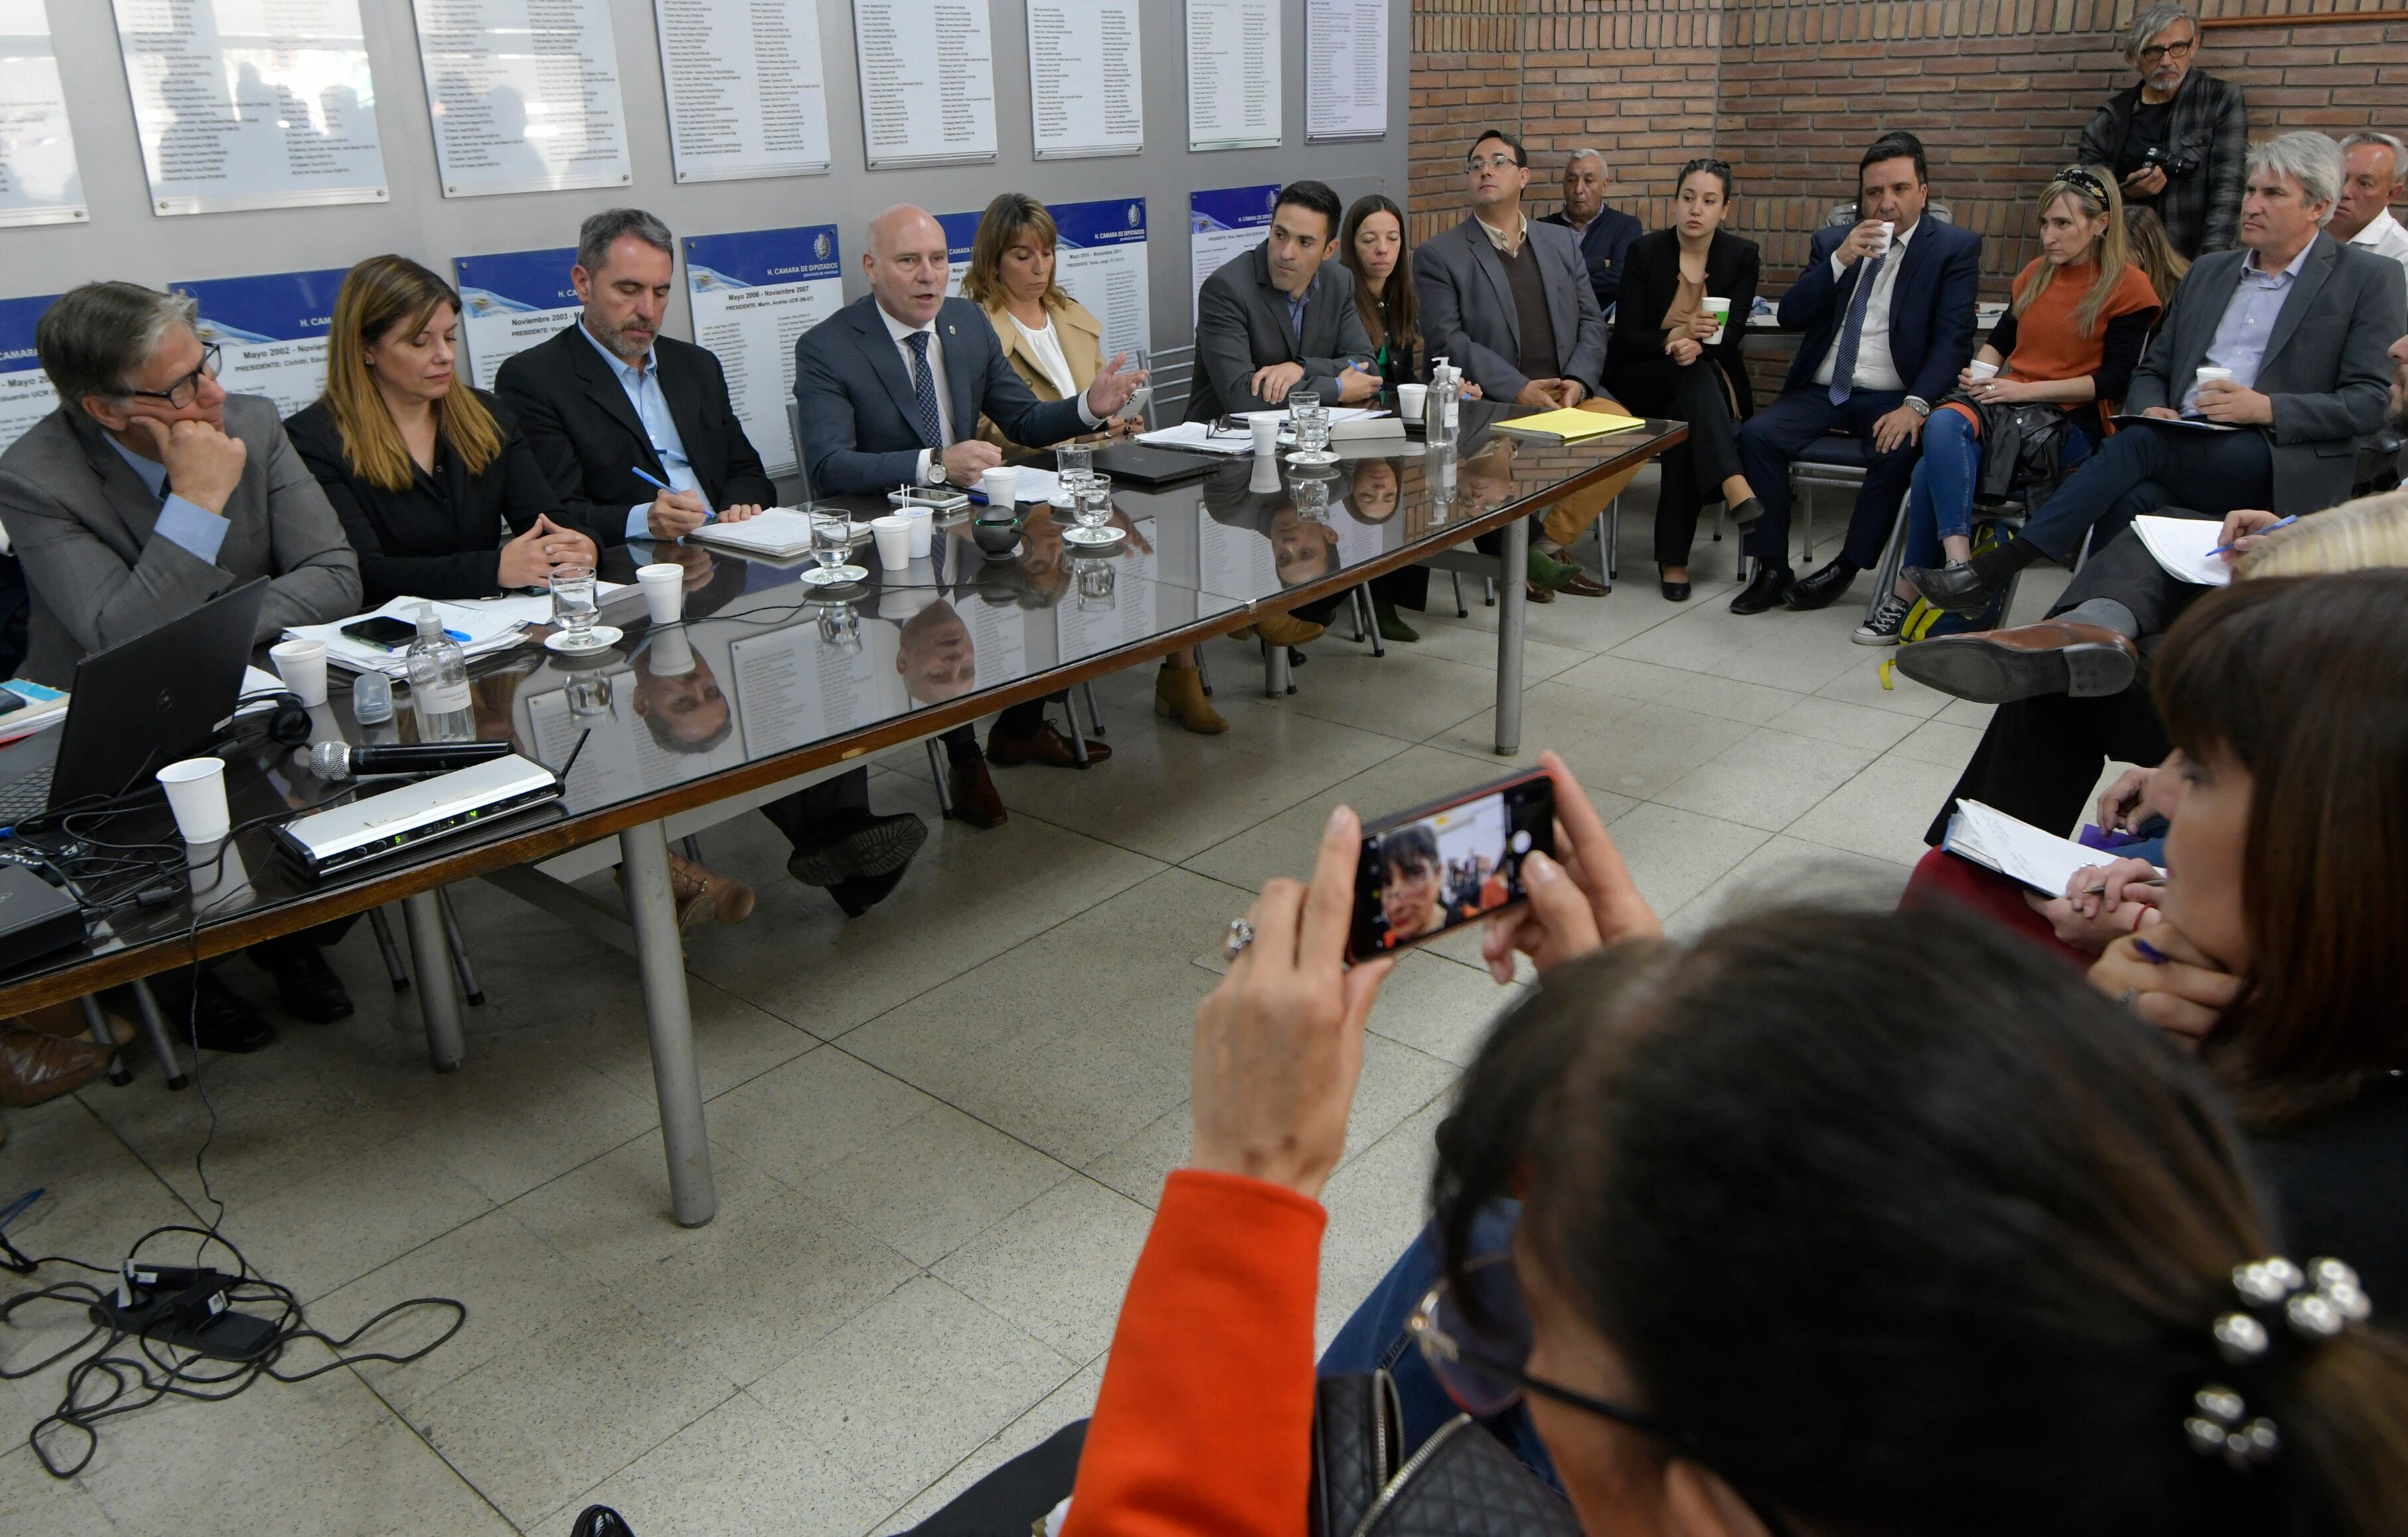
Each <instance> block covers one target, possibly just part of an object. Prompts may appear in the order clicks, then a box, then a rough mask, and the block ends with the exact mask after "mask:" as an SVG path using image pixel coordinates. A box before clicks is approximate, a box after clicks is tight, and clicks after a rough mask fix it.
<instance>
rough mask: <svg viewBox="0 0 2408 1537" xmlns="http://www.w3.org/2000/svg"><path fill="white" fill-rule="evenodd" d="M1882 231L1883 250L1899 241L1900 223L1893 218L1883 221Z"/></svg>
mask: <svg viewBox="0 0 2408 1537" xmlns="http://www.w3.org/2000/svg"><path fill="white" fill-rule="evenodd" d="M1881 232H1882V250H1883V251H1885V252H1886V251H1888V250H1889V248H1890V247H1891V246H1893V245H1895V244H1897V243H1898V224H1897V223H1896V222H1894V221H1892V220H1888V219H1885V220H1883V221H1882V227H1881Z"/></svg>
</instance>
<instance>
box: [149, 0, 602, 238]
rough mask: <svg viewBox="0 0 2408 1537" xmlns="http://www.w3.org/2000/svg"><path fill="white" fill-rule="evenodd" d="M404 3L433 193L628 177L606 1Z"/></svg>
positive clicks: (479, 192)
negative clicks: (436, 178) (429, 138)
mask: <svg viewBox="0 0 2408 1537" xmlns="http://www.w3.org/2000/svg"><path fill="white" fill-rule="evenodd" d="M162 3H164V0H162ZM411 3H412V5H413V6H414V7H415V8H416V11H417V17H418V57H419V63H420V65H421V67H422V68H423V71H424V73H425V76H426V105H427V109H428V110H429V111H430V112H432V113H433V114H434V118H435V160H436V165H437V168H438V169H439V170H440V171H441V173H442V180H443V195H444V196H446V197H483V196H488V195H491V194H498V193H523V192H557V191H561V190H564V189H567V188H576V187H624V186H626V185H627V184H628V183H629V182H630V181H632V180H634V177H633V175H632V174H631V173H630V171H629V169H628V165H627V110H626V106H625V103H624V101H622V100H621V98H620V93H619V50H618V45H617V44H616V43H614V42H613V41H612V40H611V33H610V6H609V0H411Z"/></svg>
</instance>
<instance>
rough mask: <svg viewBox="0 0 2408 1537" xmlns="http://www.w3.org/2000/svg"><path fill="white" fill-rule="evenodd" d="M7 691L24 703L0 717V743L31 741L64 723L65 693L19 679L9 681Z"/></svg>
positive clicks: (65, 713) (63, 690) (61, 690)
mask: <svg viewBox="0 0 2408 1537" xmlns="http://www.w3.org/2000/svg"><path fill="white" fill-rule="evenodd" d="M7 690H8V692H9V693H11V694H14V695H15V696H17V697H19V698H21V699H22V700H24V701H25V707H24V708H23V709H22V710H12V711H8V713H7V714H6V715H0V742H11V741H15V740H18V739H19V738H20V737H30V736H32V735H33V734H34V733H35V732H36V731H40V730H43V729H45V728H46V727H49V726H53V725H58V724H59V723H60V722H61V721H63V720H65V719H66V717H67V695H66V690H65V689H59V688H51V687H50V686H48V685H47V684H43V683H33V682H26V681H25V680H24V679H22V678H12V679H10V680H9V681H8V682H7Z"/></svg>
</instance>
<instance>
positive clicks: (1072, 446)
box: [1054, 443, 1096, 496]
mask: <svg viewBox="0 0 2408 1537" xmlns="http://www.w3.org/2000/svg"><path fill="white" fill-rule="evenodd" d="M1095 472H1096V445H1095V444H1093V443H1064V444H1062V445H1061V446H1060V447H1058V448H1056V449H1054V474H1055V475H1057V476H1059V477H1060V478H1061V481H1062V489H1063V490H1065V491H1068V492H1070V493H1072V494H1073V495H1074V496H1075V495H1076V493H1077V489H1078V485H1079V482H1080V481H1083V480H1085V479H1086V478H1087V477H1088V476H1090V475H1093V474H1094V473H1095Z"/></svg>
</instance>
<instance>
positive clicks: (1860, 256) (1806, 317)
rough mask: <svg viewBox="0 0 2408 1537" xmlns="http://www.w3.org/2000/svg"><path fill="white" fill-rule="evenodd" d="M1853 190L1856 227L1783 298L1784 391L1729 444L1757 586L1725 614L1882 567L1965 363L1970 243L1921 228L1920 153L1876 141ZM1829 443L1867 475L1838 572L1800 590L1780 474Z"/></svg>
mask: <svg viewBox="0 0 2408 1537" xmlns="http://www.w3.org/2000/svg"><path fill="white" fill-rule="evenodd" d="M1856 179H1857V184H1858V186H1857V197H1856V213H1857V223H1855V224H1854V225H1852V226H1849V227H1846V228H1831V229H1824V230H1820V231H1817V232H1816V234H1815V236H1814V240H1813V247H1812V251H1813V254H1812V255H1811V257H1810V258H1809V259H1808V261H1807V264H1806V270H1805V271H1804V272H1801V273H1799V276H1798V280H1797V281H1796V282H1794V283H1792V284H1790V285H1789V292H1788V293H1787V294H1784V295H1783V296H1782V299H1781V327H1782V329H1783V330H1785V331H1803V332H1805V333H1806V336H1805V339H1804V340H1803V341H1801V342H1800V343H1799V348H1798V361H1797V363H1796V364H1795V365H1794V366H1791V368H1790V370H1789V379H1788V382H1787V383H1786V384H1785V385H1784V387H1783V389H1782V392H1781V397H1780V398H1779V399H1777V400H1775V401H1774V402H1773V403H1772V404H1771V405H1770V406H1767V407H1766V408H1765V409H1762V410H1760V411H1758V412H1756V415H1755V416H1753V417H1751V418H1750V419H1749V420H1748V421H1747V423H1746V424H1744V425H1742V427H1741V428H1740V431H1739V452H1740V461H1741V463H1742V464H1743V465H1744V466H1745V467H1746V469H1747V481H1748V484H1750V485H1752V486H1754V487H1755V488H1756V497H1757V499H1758V500H1760V501H1761V502H1763V504H1764V515H1763V516H1762V517H1761V518H1759V519H1757V520H1756V526H1755V527H1754V528H1753V529H1752V530H1750V532H1749V534H1748V542H1747V553H1749V554H1751V555H1753V556H1755V557H1756V577H1755V580H1753V581H1751V582H1749V583H1748V584H1747V586H1746V587H1745V588H1743V589H1742V591H1741V593H1740V595H1739V596H1737V597H1735V598H1733V599H1731V612H1733V613H1762V612H1763V611H1764V610H1767V609H1770V608H1771V607H1772V606H1773V605H1774V604H1776V603H1784V602H1785V603H1786V604H1787V605H1788V606H1789V607H1790V608H1793V609H1819V608H1822V607H1824V606H1825V605H1827V604H1828V603H1830V602H1832V601H1833V600H1835V599H1837V598H1838V597H1839V596H1841V595H1842V593H1845V592H1846V591H1847V590H1848V584H1849V583H1850V582H1854V581H1855V580H1856V573H1857V572H1858V571H1861V570H1863V569H1865V568H1866V567H1870V566H1874V565H1877V564H1879V563H1880V561H1881V554H1882V546H1883V545H1884V544H1885V543H1887V542H1888V539H1889V530H1890V524H1891V522H1892V520H1893V519H1894V518H1895V517H1896V516H1897V513H1898V504H1899V500H1900V499H1901V498H1902V497H1904V496H1905V495H1906V485H1907V481H1908V479H1909V478H1910V477H1911V476H1912V475H1913V474H1914V459H1915V455H1916V454H1917V453H1918V452H1921V443H1922V438H1923V422H1924V418H1926V417H1928V416H1929V415H1930V414H1931V408H1932V407H1933V406H1934V405H1936V404H1938V403H1939V401H1940V399H1941V397H1942V396H1943V395H1946V394H1947V393H1948V392H1949V391H1950V390H1951V389H1953V388H1955V387H1956V383H1957V374H1958V373H1959V372H1961V371H1962V370H1963V369H1964V366H1965V365H1966V364H1967V363H1969V362H1971V360H1972V356H1973V298H1974V286H1975V284H1976V283H1977V282H1978V281H1979V280H1980V276H1981V264H1982V237H1980V236H1978V235H1973V234H1970V233H1968V232H1967V231H1964V230H1960V229H1957V228H1956V227H1955V226H1953V225H1949V224H1943V223H1941V222H1940V221H1939V220H1937V219H1928V218H1926V217H1924V206H1925V204H1926V203H1927V202H1928V200H1929V197H1930V192H1931V189H1930V185H1929V180H1928V170H1927V166H1926V165H1925V163H1924V157H1923V143H1922V141H1921V140H1920V139H1917V138H1916V137H1915V136H1914V135H1913V134H1885V135H1883V136H1881V137H1880V138H1878V139H1876V140H1874V141H1873V146H1872V148H1871V149H1870V150H1867V151H1865V157H1864V159H1863V161H1862V162H1861V163H1859V165H1858V166H1857V172H1856ZM1885 225H1888V226H1891V231H1890V232H1888V233H1886V234H1885V230H1884V226H1885ZM1835 432H1840V433H1846V434H1847V435H1849V436H1850V437H1853V438H1856V439H1857V440H1858V441H1860V442H1862V443H1863V444H1864V445H1865V449H1866V452H1867V455H1868V457H1869V458H1870V460H1871V465H1870V467H1868V468H1867V470H1866V472H1865V483H1864V487H1863V489H1862V490H1860V491H1859V492H1857V494H1856V515H1855V516H1854V517H1852V518H1850V519H1849V520H1848V539H1847V542H1846V543H1845V544H1844V545H1843V546H1842V547H1841V550H1840V554H1839V558H1838V559H1836V560H1834V561H1832V562H1831V563H1830V564H1829V565H1828V566H1826V567H1823V568H1822V569H1821V570H1819V571H1816V572H1815V573H1814V574H1813V575H1812V576H1809V577H1807V578H1805V579H1804V580H1803V581H1799V580H1797V579H1795V578H1793V577H1792V576H1791V574H1790V570H1789V461H1790V460H1792V459H1794V458H1796V457H1797V456H1798V455H1799V453H1800V452H1803V451H1804V450H1805V449H1807V448H1808V447H1810V446H1812V445H1813V443H1814V442H1815V441H1817V440H1818V439H1820V438H1825V437H1828V436H1829V435H1830V434H1832V433H1835Z"/></svg>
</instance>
